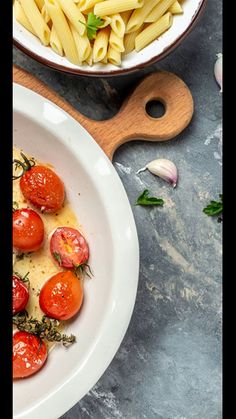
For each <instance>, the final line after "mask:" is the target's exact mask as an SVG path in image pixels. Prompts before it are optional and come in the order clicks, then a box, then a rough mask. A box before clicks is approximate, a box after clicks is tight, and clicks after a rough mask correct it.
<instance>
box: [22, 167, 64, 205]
mask: <svg viewBox="0 0 236 419" xmlns="http://www.w3.org/2000/svg"><path fill="white" fill-rule="evenodd" d="M20 188H21V191H22V193H23V195H24V197H25V198H26V199H27V200H28V201H29V202H30V203H31V204H32V205H34V206H35V207H36V208H40V210H41V211H46V212H55V211H58V210H59V209H60V208H61V207H62V204H63V202H64V198H65V190H64V185H63V183H62V181H61V179H60V178H59V177H58V176H57V174H56V173H55V172H53V171H52V170H51V169H49V168H48V167H46V166H33V167H32V168H31V169H30V170H27V171H26V172H25V173H24V174H23V176H22V177H21V179H20Z"/></svg>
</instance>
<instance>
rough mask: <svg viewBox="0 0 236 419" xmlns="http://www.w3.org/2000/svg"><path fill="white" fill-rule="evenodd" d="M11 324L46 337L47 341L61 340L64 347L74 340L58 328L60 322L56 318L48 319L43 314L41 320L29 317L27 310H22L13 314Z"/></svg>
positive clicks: (74, 338) (40, 336) (43, 337)
mask: <svg viewBox="0 0 236 419" xmlns="http://www.w3.org/2000/svg"><path fill="white" fill-rule="evenodd" d="M13 324H14V325H15V326H16V327H17V329H18V330H20V331H24V332H28V333H32V334H33V335H36V336H38V337H39V338H40V339H46V340H47V341H49V342H62V344H63V345H64V346H66V347H68V346H70V345H71V344H72V343H74V342H76V337H75V336H74V335H69V336H68V335H66V334H64V333H61V332H60V331H59V330H58V327H59V326H60V322H59V321H58V320H56V319H50V318H49V317H47V316H43V317H42V320H41V321H40V320H38V319H36V318H33V317H32V316H31V317H29V315H28V313H27V311H22V312H20V313H18V314H15V316H13Z"/></svg>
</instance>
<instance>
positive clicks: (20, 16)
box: [14, 0, 36, 35]
mask: <svg viewBox="0 0 236 419" xmlns="http://www.w3.org/2000/svg"><path fill="white" fill-rule="evenodd" d="M14 12H15V18H16V20H17V22H19V23H20V24H21V25H22V26H24V28H25V29H27V30H28V31H30V32H31V33H32V34H33V35H36V33H35V31H34V29H33V27H32V25H31V23H30V22H29V20H28V18H27V16H26V14H25V12H24V10H23V9H22V6H21V4H20V2H19V0H15V2H14Z"/></svg>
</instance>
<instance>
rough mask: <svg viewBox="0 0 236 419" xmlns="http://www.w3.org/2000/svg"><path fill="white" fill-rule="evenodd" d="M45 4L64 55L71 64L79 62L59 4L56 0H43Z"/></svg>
mask: <svg viewBox="0 0 236 419" xmlns="http://www.w3.org/2000/svg"><path fill="white" fill-rule="evenodd" d="M45 5H46V8H47V11H48V14H49V16H50V17H51V20H52V23H53V26H54V28H55V31H56V33H57V35H58V37H59V39H60V41H61V44H62V47H63V50H64V52H65V55H66V57H67V58H68V60H69V61H70V62H72V63H73V64H79V57H78V54H77V49H76V45H75V41H74V38H73V36H72V33H71V30H70V27H69V25H68V23H67V20H66V17H65V15H64V13H63V11H62V9H61V7H60V5H59V4H58V2H57V0H45Z"/></svg>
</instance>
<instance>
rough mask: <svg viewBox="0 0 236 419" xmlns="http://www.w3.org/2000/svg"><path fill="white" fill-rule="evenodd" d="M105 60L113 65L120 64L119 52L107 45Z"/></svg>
mask: <svg viewBox="0 0 236 419" xmlns="http://www.w3.org/2000/svg"><path fill="white" fill-rule="evenodd" d="M107 61H108V62H109V63H111V64H113V65H116V66H119V65H121V53H120V52H118V51H116V50H115V49H113V48H112V47H111V46H109V48H108V51H107Z"/></svg>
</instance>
